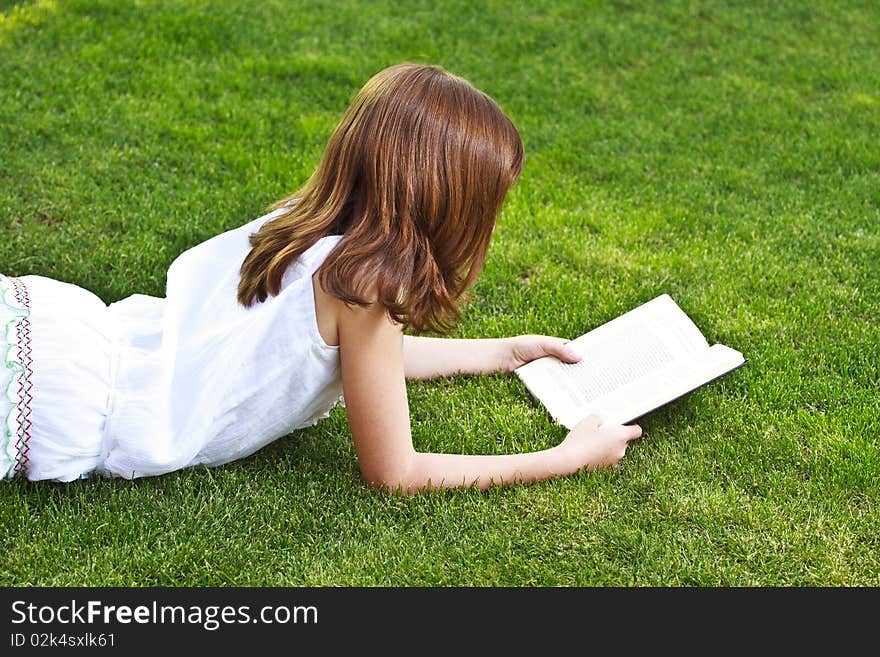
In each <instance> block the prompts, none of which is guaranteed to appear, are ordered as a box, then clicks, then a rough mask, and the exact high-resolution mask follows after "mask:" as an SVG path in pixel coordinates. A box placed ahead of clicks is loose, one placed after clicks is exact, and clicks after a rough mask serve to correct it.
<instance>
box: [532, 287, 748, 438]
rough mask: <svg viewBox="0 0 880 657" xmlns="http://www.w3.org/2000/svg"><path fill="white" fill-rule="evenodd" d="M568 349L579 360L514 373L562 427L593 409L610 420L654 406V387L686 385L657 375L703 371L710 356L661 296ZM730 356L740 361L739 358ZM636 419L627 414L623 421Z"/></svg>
mask: <svg viewBox="0 0 880 657" xmlns="http://www.w3.org/2000/svg"><path fill="white" fill-rule="evenodd" d="M569 346H571V347H572V348H574V349H575V350H576V351H577V352H578V353H580V354H581V356H582V357H583V358H582V360H581V361H580V362H578V363H574V364H568V363H563V362H561V361H560V360H558V359H556V358H553V357H547V358H541V359H538V360H535V361H532V362H531V363H528V364H526V365H524V366H522V367H520V368H518V369H517V370H516V373H517V375H518V376H519V377H520V378H521V379H522V380H523V382H524V383H525V384H526V386H527V388H528V389H529V391H530V392H531V393H532V394H533V395H534V396H535V397H537V398H538V400H539V401H540V402H541V403H543V404H544V406H546V407H547V410H548V411H549V412H550V414H551V415H552V416H553V417H554V418H556V419H557V420H558V421H560V422H562V423H563V424H566V426H567V425H568V423H570V422H571V421H572V420H571V418H575V417H576V418H577V419H580V418H582V417H583V416H584V415H588V414H589V413H590V412H596V410H595V409H602V408H604V409H606V412H607V413H610V414H611V415H613V416H614V417H615V418H616V417H618V416H622V415H627V414H628V413H629V410H627V409H628V408H630V407H632V408H636V409H637V408H639V406H638V405H639V404H644V403H647V404H651V403H654V400H655V397H656V396H657V394H656V391H657V390H658V389H659V390H668V389H672V388H675V387H676V386H678V387H681V385H685V384H686V383H690V380H687V382H685V383H683V382H682V381H678V379H676V381H677V383H675V385H672V384H671V383H669V381H668V380H664V379H662V376H670V374H669V373H670V372H678V371H681V372H686V373H691V372H701V373H702V372H704V371H705V370H706V367H707V366H706V365H705V363H704V361H706V359H710V360H711V358H714V356H710V355H708V354H709V351H710V348H709V344H708V343H707V342H706V339H705V338H704V337H703V335H702V333H700V331H699V329H698V328H697V327H696V326H695V325H694V323H693V322H692V321H691V319H690V318H689V317H688V316H687V315H686V314H685V313H684V312H683V311H682V310H681V309H680V308H679V307H678V306H677V305H676V303H675V302H674V301H673V300H672V298H671V297H669V295H665V294H664V295H661V296H659V297H657V298H655V299H653V300H651V301H649V302H647V303H645V304H642V305H641V306H639V307H638V308H635V309H634V310H631V311H629V312H628V313H626V314H624V315H621V316H620V317H617V318H616V319H613V320H611V321H610V322H607V323H606V324H603V325H602V326H600V327H598V328H596V329H594V330H593V331H590V332H589V333H587V334H585V335H582V336H580V337H579V338H577V339H576V340H572V341H571V342H570V343H569ZM718 346H720V347H723V345H718ZM723 349H727V348H726V347H723ZM716 351H717V350H716ZM729 351H733V350H729ZM733 353H735V354H738V357H739V360H740V362H742V355H741V354H739V352H733ZM697 376H698V378H699V376H702V374H698V375H697ZM658 377H660V378H658ZM664 381H666V383H664ZM703 382H705V381H703ZM637 384H638V385H637ZM697 385H699V384H694V385H693V386H692V387H691V389H692V388H693V387H697ZM661 396H662V393H661ZM672 398H673V397H670V398H668V399H667V400H666V401H669V400H670V399H672ZM633 404H635V405H636V406H633ZM660 405H662V403H656V404H654V406H652V407H651V409H653V408H656V407H658V406H660ZM607 409H611V410H607ZM645 412H647V411H645ZM639 415H641V413H635V414H633V415H630V416H629V417H628V418H627V421H628V420H631V419H633V418H635V417H638V416H639ZM569 428H571V427H569Z"/></svg>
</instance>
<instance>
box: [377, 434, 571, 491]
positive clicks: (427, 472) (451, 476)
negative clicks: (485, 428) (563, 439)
mask: <svg viewBox="0 0 880 657" xmlns="http://www.w3.org/2000/svg"><path fill="white" fill-rule="evenodd" d="M575 463H576V462H573V461H572V459H570V458H566V456H565V454H564V452H563V448H562V446H561V445H557V446H556V447H551V448H550V449H545V450H542V451H537V452H528V453H525V454H505V455H497V456H496V455H470V454H436V453H425V452H414V453H413V454H412V459H411V461H410V463H409V467H408V468H407V469H406V472H405V474H403V476H402V477H401V480H400V481H397V482H384V483H385V485H386V486H387V487H388V488H390V489H392V490H395V491H397V492H402V493H416V492H418V491H421V490H426V489H432V488H469V487H471V486H476V487H477V488H479V489H480V490H485V489H487V488H489V486H491V485H493V484H495V485H497V486H507V485H509V484H513V483H531V482H535V481H542V480H545V479H549V478H551V477H557V476H558V477H562V476H566V475H570V474H572V473H574V472H576V471H577V470H578V469H579V468H578V467H577V466H576V465H575Z"/></svg>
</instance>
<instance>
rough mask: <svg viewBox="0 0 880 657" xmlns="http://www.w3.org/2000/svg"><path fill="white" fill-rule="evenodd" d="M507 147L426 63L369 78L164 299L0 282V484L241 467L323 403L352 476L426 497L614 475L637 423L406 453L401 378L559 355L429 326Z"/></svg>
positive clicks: (460, 283) (503, 173)
mask: <svg viewBox="0 0 880 657" xmlns="http://www.w3.org/2000/svg"><path fill="white" fill-rule="evenodd" d="M522 163H523V146H522V142H521V140H520V137H519V134H518V132H517V130H516V128H515V127H514V125H513V123H512V122H511V121H510V119H508V117H507V116H506V115H505V114H504V113H503V112H502V111H501V109H500V108H499V107H498V106H497V105H496V104H495V102H494V101H493V100H492V99H490V98H489V97H488V96H487V95H485V94H484V93H482V92H480V91H478V90H477V89H475V88H474V87H472V86H471V85H470V84H469V83H468V82H466V81H465V80H463V79H461V78H459V77H456V76H454V75H451V74H449V73H447V72H446V71H444V70H443V69H441V68H439V67H435V66H418V65H409V64H405V65H400V66H394V67H391V68H388V69H386V70H384V71H381V72H380V73H378V74H377V75H375V76H374V77H373V78H372V79H371V80H369V81H368V82H367V84H366V85H365V86H364V88H363V89H361V91H360V92H359V93H358V95H357V97H356V98H355V99H354V102H353V103H352V104H351V106H350V107H349V108H348V111H347V112H346V114H345V116H344V117H343V119H342V121H341V122H340V124H339V125H338V126H337V128H336V130H335V131H334V132H333V134H332V136H331V137H330V141H329V142H328V144H327V148H326V151H325V153H324V156H323V159H322V160H321V162H320V164H319V166H318V168H317V170H316V171H315V172H314V174H313V175H312V177H311V178H310V179H309V180H308V181H307V182H306V183H305V185H304V186H303V187H302V189H300V190H299V191H298V192H296V193H295V194H293V195H291V196H290V197H288V198H285V199H282V200H281V201H279V202H278V203H277V204H276V205H275V206H274V210H273V211H272V212H270V213H269V214H267V215H265V216H263V217H260V218H258V219H255V220H254V221H252V222H250V223H248V224H245V225H243V226H241V227H239V228H236V229H233V230H230V231H228V232H225V233H222V234H220V235H218V236H216V237H214V238H212V239H209V240H207V241H205V242H203V243H202V244H199V245H197V246H195V247H194V248H192V249H189V250H188V251H185V252H184V253H183V254H182V255H180V256H179V257H178V258H177V259H176V260H175V261H174V262H173V263H172V264H171V266H170V268H169V270H168V277H167V291H166V297H165V298H164V299H160V298H155V297H149V296H144V295H140V294H136V295H133V296H130V297H128V298H126V299H123V300H121V301H118V302H116V303H112V304H110V305H109V306H105V305H104V303H103V302H102V301H101V300H100V299H99V298H98V297H97V296H95V295H93V294H92V293H90V292H88V291H86V290H84V289H82V288H80V287H77V286H75V285H71V284H68V283H62V282H59V281H56V280H53V279H49V278H45V277H42V276H21V277H18V278H10V277H6V276H2V275H0V294H2V303H0V327H2V330H4V331H5V333H4V334H3V335H2V336H0V341H2V340H3V339H4V338H5V343H0V347H5V349H4V351H5V353H6V363H7V367H6V368H5V370H4V372H3V374H2V375H0V379H2V380H0V384H2V385H3V389H4V390H5V391H6V393H7V394H6V395H4V396H2V400H0V404H2V406H0V417H5V419H6V431H5V435H4V436H3V438H4V442H3V445H2V448H3V449H2V453H0V472H2V473H5V474H6V475H7V476H10V477H12V476H19V477H25V478H27V479H31V480H38V479H54V480H58V481H70V480H73V479H77V478H82V477H87V476H89V475H95V474H97V475H104V476H113V477H124V478H134V477H143V476H150V475H159V474H163V473H167V472H171V471H174V470H178V469H181V468H187V467H192V466H197V465H204V466H217V465H220V464H223V463H228V462H230V461H233V460H236V459H240V458H243V457H245V456H248V455H249V454H252V453H253V452H255V451H256V450H258V449H260V448H261V447H263V446H265V445H266V444H268V443H270V442H272V441H274V440H276V439H277V438H279V437H281V436H284V435H287V434H289V433H291V432H292V431H294V430H296V429H299V428H302V427H306V426H309V425H312V424H315V423H316V422H317V421H318V420H319V419H320V418H323V417H326V416H327V415H328V413H329V411H330V410H331V409H332V408H333V407H334V406H335V405H336V404H337V403H339V402H341V401H343V394H344V404H345V411H346V413H347V415H348V420H349V423H350V426H351V435H352V437H353V439H354V444H355V448H356V451H357V458H358V462H359V465H360V470H361V473H362V475H363V479H364V480H365V481H366V482H367V483H368V484H370V485H373V486H376V487H385V488H388V489H391V490H393V491H397V492H404V493H412V492H415V491H419V490H422V489H426V488H452V487H467V486H473V485H476V486H478V487H479V488H481V489H485V488H487V487H489V486H490V485H492V484H495V485H506V484H510V483H513V482H534V481H538V480H542V479H547V478H549V477H552V476H562V475H568V474H572V473H574V472H577V471H579V470H581V469H582V468H590V469H595V468H598V467H601V466H607V465H614V464H616V463H617V462H618V461H619V460H620V459H621V458H622V457H623V455H624V452H625V450H626V446H627V443H628V441H630V440H632V439H634V438H637V437H638V436H639V435H640V434H641V429H640V428H639V427H638V426H620V425H603V424H601V423H600V420H599V419H598V418H596V417H589V418H587V419H585V420H583V421H582V422H581V423H580V424H579V425H578V426H576V427H575V428H574V430H573V431H571V432H570V433H569V434H568V436H567V437H566V438H565V439H564V440H563V441H562V442H561V443H560V444H559V445H557V446H556V447H553V448H551V449H547V450H543V451H536V452H530V453H523V454H510V455H497V456H489V455H460V454H432V453H423V452H417V451H416V450H415V449H414V448H413V444H412V438H411V435H410V422H409V411H408V407H407V395H406V386H405V379H407V378H415V379H430V378H433V377H441V376H449V375H454V374H483V373H493V372H499V371H500V372H511V371H512V370H513V369H515V368H516V367H518V366H520V365H522V364H524V363H527V362H529V361H531V360H534V359H536V358H540V357H542V356H546V355H551V356H556V357H558V358H560V359H562V360H563V361H566V362H576V361H577V360H578V359H579V358H578V356H577V355H576V354H574V353H572V352H571V351H570V350H568V349H567V348H566V346H565V342H566V341H565V340H563V339H561V338H553V337H545V336H536V335H523V336H518V337H512V338H502V339H483V340H458V339H442V338H430V337H414V336H412V335H404V331H405V330H406V329H410V333H413V332H415V333H423V332H427V331H431V330H434V331H446V330H448V329H450V328H451V326H452V325H453V323H454V321H455V320H456V318H457V313H458V305H459V304H460V302H461V301H462V300H463V298H464V296H465V292H466V290H467V289H468V288H469V286H470V285H471V284H472V283H473V282H474V279H475V278H476V276H477V274H478V273H479V271H480V268H481V267H482V265H483V262H484V260H485V257H486V251H487V249H488V247H489V240H490V237H491V235H492V232H493V230H494V226H495V219H496V216H497V215H498V212H499V210H500V208H501V205H502V202H503V200H504V197H505V194H506V193H507V190H508V189H509V188H510V186H511V185H512V184H513V183H514V181H515V180H516V179H517V177H518V175H519V173H520V170H521V168H522Z"/></svg>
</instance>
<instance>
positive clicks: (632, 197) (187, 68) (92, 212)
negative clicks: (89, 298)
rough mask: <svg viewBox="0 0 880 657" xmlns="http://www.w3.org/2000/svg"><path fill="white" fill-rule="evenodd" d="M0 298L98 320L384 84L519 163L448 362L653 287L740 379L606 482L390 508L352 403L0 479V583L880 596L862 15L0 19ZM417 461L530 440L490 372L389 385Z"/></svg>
mask: <svg viewBox="0 0 880 657" xmlns="http://www.w3.org/2000/svg"><path fill="white" fill-rule="evenodd" d="M0 12H2V13H0V271H2V272H4V273H6V274H9V275H24V274H42V275H46V276H52V277H54V278H59V279H61V280H65V281H69V282H72V283H76V284H78V285H81V286H83V287H86V288H88V289H90V290H92V291H94V292H95V293H97V294H98V295H99V296H101V298H102V299H104V301H106V302H107V303H110V302H112V301H115V300H118V299H120V298H123V297H125V296H128V295H130V294H133V293H145V294H152V295H157V296H161V295H162V294H163V289H164V283H165V272H166V269H167V267H168V265H169V263H170V262H171V261H172V260H173V259H174V257H176V256H177V255H178V254H179V253H180V252H181V251H182V250H183V249H185V248H187V247H189V246H192V245H194V244H196V243H198V242H200V241H202V240H204V239H206V238H208V237H210V236H212V235H214V234H216V233H218V232H220V231H222V230H225V229H228V228H232V227H234V226H238V225H240V224H242V223H244V222H246V221H249V220H250V219H252V218H254V217H256V216H258V215H259V214H261V213H262V212H263V209H264V208H265V206H267V205H268V204H269V203H270V202H272V201H273V200H275V199H276V198H278V197H280V196H282V195H284V194H286V193H288V192H290V191H292V190H293V189H295V188H296V187H297V186H298V185H299V184H300V183H301V182H302V181H303V180H304V179H305V178H306V177H307V176H308V175H309V174H310V172H311V170H312V169H313V167H314V166H315V165H316V163H317V161H318V158H319V157H320V154H321V150H322V147H323V144H324V142H325V140H326V139H327V137H328V136H329V133H330V131H331V130H332V128H333V126H334V124H335V123H336V121H338V119H339V118H340V117H341V115H342V112H343V111H344V109H345V107H346V106H347V104H348V102H349V101H350V100H351V98H352V97H353V95H354V93H355V92H356V91H357V89H358V88H359V87H360V85H361V84H363V82H364V81H366V80H367V79H368V78H369V77H370V76H371V75H372V74H373V73H375V72H376V71H378V70H379V69H381V68H384V67H385V66H388V65H390V64H394V63H397V62H401V61H417V62H431V63H438V64H441V65H443V66H444V67H446V68H448V69H449V70H451V71H453V72H455V73H457V74H459V75H462V76H464V77H466V78H468V79H469V80H471V81H472V82H473V83H474V84H475V85H476V86H478V87H480V88H482V89H484V90H485V91H486V92H487V93H489V94H490V95H492V96H493V97H494V98H495V99H496V100H497V101H498V102H499V104H500V105H501V106H502V107H503V108H504V109H505V110H506V111H507V112H508V114H509V115H510V116H511V118H512V119H513V120H514V122H515V123H516V124H517V126H518V127H519V129H520V132H521V134H522V137H523V140H524V143H525V146H526V154H527V155H526V165H525V168H524V170H523V174H522V177H521V179H520V180H519V182H518V183H517V185H516V186H515V187H514V188H513V189H512V190H511V193H510V194H509V196H508V199H507V203H506V205H505V208H504V210H503V213H502V215H501V217H500V220H499V226H498V229H497V231H496V233H495V236H494V239H493V246H492V248H491V250H490V257H489V260H488V261H487V264H486V268H485V270H484V272H483V274H482V276H481V278H480V279H479V281H478V283H477V285H476V287H475V289H474V300H473V301H472V302H471V303H470V304H469V305H468V306H467V307H466V309H465V311H464V314H463V321H462V322H461V324H460V326H459V327H458V329H457V330H456V332H455V333H454V335H456V336H464V337H477V336H485V337H492V336H503V335H513V334H517V333H547V334H553V335H562V336H567V337H574V336H576V335H579V334H580V333H583V332H585V331H587V330H589V329H590V328H593V327H595V326H597V325H599V324H601V323H602V322H604V321H607V320H609V319H611V318H613V317H615V316H617V315H619V314H620V313H622V312H624V311H626V310H629V309H630V308H632V307H634V306H636V305H638V304H639V303H642V302H644V301H647V300H649V299H651V298H653V297H655V296H657V295H658V294H661V293H663V292H668V293H669V294H671V295H672V296H673V298H674V299H675V300H676V301H677V302H678V303H679V305H680V306H681V307H682V308H683V309H684V310H685V311H686V312H688V314H690V315H691V317H693V319H694V320H695V322H696V323H697V325H698V326H700V327H701V329H703V331H704V333H705V334H706V336H707V338H708V339H709V341H710V342H722V343H724V344H727V345H729V346H732V347H734V348H736V349H739V350H740V351H742V352H743V353H744V354H745V356H746V357H747V358H748V359H749V361H750V362H749V365H748V366H747V367H745V368H742V369H741V370H739V371H737V372H736V373H734V374H731V375H730V376H728V377H725V378H724V379H722V380H720V381H718V382H716V383H713V384H712V385H710V386H708V387H706V388H703V389H702V390H700V391H698V392H696V393H694V394H692V395H689V396H688V397H686V398H684V399H682V400H680V401H678V402H675V403H673V404H672V405H670V406H668V407H666V408H664V409H663V410H661V411H659V412H656V413H654V414H652V415H650V416H649V417H647V418H645V419H644V421H643V423H642V424H643V427H644V429H645V435H644V437H643V438H642V439H641V440H640V441H637V442H636V443H634V444H633V446H632V447H631V449H630V451H629V452H628V455H627V457H626V459H625V460H624V461H623V462H622V464H621V466H620V467H619V468H617V469H614V470H607V471H602V472H598V473H588V472H583V473H581V474H579V475H576V476H573V477H570V478H566V479H561V480H554V481H548V482H544V483H541V484H537V485H534V486H514V487H511V488H504V489H497V488H496V489H491V490H489V491H487V492H485V493H480V492H478V491H475V490H465V491H455V492H447V493H439V492H438V493H430V494H423V495H418V496H415V497H412V498H400V497H395V496H393V495H389V494H385V493H379V492H375V491H372V490H370V489H368V488H367V487H365V486H364V485H363V484H362V483H361V481H360V479H359V476H358V468H357V462H356V459H355V453H354V449H353V446H352V442H351V436H350V433H349V430H348V426H347V422H346V418H345V415H344V411H343V410H341V409H337V410H336V411H334V413H333V414H332V415H331V417H330V418H329V419H327V420H325V421H323V422H321V423H319V424H318V425H317V426H316V427H314V428H312V429H309V430H305V431H301V432H298V433H296V434H294V435H291V436H289V437H286V438H284V439H281V440H279V441H277V442H276V443H274V444H272V445H271V446H269V447H268V448H265V449H264V450H262V451H260V452H258V453H257V454H255V455H254V456H252V457H250V458H248V459H245V460H243V461H240V462H237V463H233V464H230V465H227V466H223V467H220V468H217V469H214V470H205V469H199V470H189V471H184V472H178V473H173V474H170V475H166V476H162V477H157V478H148V479H142V480H135V481H123V480H109V481H108V480H100V479H97V480H86V481H79V482H75V483H72V484H57V483H51V482H39V483H29V482H18V481H16V482H7V483H5V484H4V485H2V486H0V552H2V555H3V556H2V558H0V584H4V585H122V586H127V585H138V586H140V585H163V586H177V585H285V586H288V585H290V586H298V585H358V586H360V585H366V586H370V585H393V586H409V585H430V586H442V585H466V586H471V585H490V586H508V585H512V586H531V585H588V586H593V585H599V586H604V585H623V586H628V585H663V586H666V585H671V586H677V585H705V586H715V585H734V586H739V585H743V586H753V585H762V586H777V585H784V586H789V585H790V586H807V585H809V586H844V585H846V586H850V585H856V586H862V585H864V586H878V585H880V532H878V529H880V502H878V501H880V438H878V436H880V419H878V416H880V285H878V279H880V9H878V8H877V7H876V5H874V4H873V3H870V2H838V1H831V0H817V1H816V2H812V3H803V2H798V1H794V0H786V1H784V2H737V3H732V2H731V3H722V2H705V3H693V2H656V3H654V2H648V3H643V2H623V1H621V2H614V3H610V2H609V3H605V2H595V3H592V2H574V1H572V2H522V3H519V2H517V3H506V2H497V1H496V2H471V1H465V0H461V1H452V2H427V1H424V2H390V1H389V2H375V3H358V2H329V1H328V2H286V1H280V0H276V1H272V2H257V1H256V0H253V1H250V2H242V1H237V2H222V3H220V2H214V3H208V2H182V1H177V2H150V1H144V2H116V1H113V0H107V1H103V2H98V1H85V0H82V1H71V2H65V1H62V0H57V1H52V0H36V1H24V2H8V1H2V2H0ZM409 395H410V408H411V416H412V427H413V436H414V440H415V441H416V444H417V447H418V448H419V449H422V450H432V451H451V452H467V453H482V454H490V453H500V452H508V451H527V450H532V449H538V448H545V447H549V446H551V445H553V444H555V443H557V442H559V441H560V440H561V439H562V438H563V436H564V433H565V432H564V429H562V428H560V427H558V426H554V425H551V424H549V423H548V422H547V419H546V416H545V414H544V413H543V412H542V411H541V409H539V408H538V407H536V406H535V405H534V403H533V402H532V401H531V400H530V399H529V397H528V395H527V394H526V392H525V391H524V389H523V388H522V386H521V385H519V384H518V382H517V381H516V379H515V378H513V377H503V376H490V377H481V378H467V377H460V378H455V379H449V380H442V381H436V382H419V383H412V384H410V385H409Z"/></svg>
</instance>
